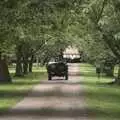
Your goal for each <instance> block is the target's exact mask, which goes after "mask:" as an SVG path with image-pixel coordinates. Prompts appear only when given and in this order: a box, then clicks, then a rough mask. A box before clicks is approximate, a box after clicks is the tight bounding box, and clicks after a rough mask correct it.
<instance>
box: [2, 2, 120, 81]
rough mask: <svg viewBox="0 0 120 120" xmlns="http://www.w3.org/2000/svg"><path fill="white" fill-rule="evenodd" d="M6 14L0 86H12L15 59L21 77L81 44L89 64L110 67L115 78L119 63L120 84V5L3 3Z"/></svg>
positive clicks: (118, 77)
mask: <svg viewBox="0 0 120 120" xmlns="http://www.w3.org/2000/svg"><path fill="white" fill-rule="evenodd" d="M0 11H1V12H0V81H6V82H11V81H12V80H11V77H10V74H9V71H8V66H7V63H9V61H10V59H11V58H12V59H13V58H14V59H15V62H16V73H15V75H16V76H19V77H20V76H24V75H25V74H28V73H29V72H32V66H33V62H34V60H35V58H38V59H39V60H40V61H41V62H42V63H44V62H47V61H49V59H50V58H51V57H55V56H59V57H62V54H63V51H64V50H65V48H66V47H68V46H69V45H75V46H76V47H78V49H79V50H80V51H81V52H83V54H84V57H85V58H86V61H87V62H90V63H92V64H95V63H99V64H102V65H106V64H109V66H110V67H111V69H110V73H108V74H109V75H113V71H114V67H115V65H116V64H118V65H119V71H118V76H117V78H116V82H117V83H120V1H119V0H1V1H0Z"/></svg>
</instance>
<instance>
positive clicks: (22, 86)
mask: <svg viewBox="0 0 120 120" xmlns="http://www.w3.org/2000/svg"><path fill="white" fill-rule="evenodd" d="M10 72H11V75H12V76H13V74H14V69H13V68H12V70H11V69H10ZM46 76H47V74H46V70H45V68H39V69H36V68H34V70H33V73H31V74H28V75H26V76H25V77H22V78H17V77H13V78H12V79H13V82H12V83H11V84H0V114H2V113H4V112H6V111H7V110H8V109H10V108H11V107H13V106H14V105H15V104H16V103H17V102H19V101H20V100H21V99H23V98H24V96H25V95H27V94H28V91H29V90H31V89H32V87H33V86H34V85H36V84H39V83H40V80H42V79H46Z"/></svg>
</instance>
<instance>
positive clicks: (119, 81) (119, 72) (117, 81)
mask: <svg viewBox="0 0 120 120" xmlns="http://www.w3.org/2000/svg"><path fill="white" fill-rule="evenodd" d="M115 82H116V83H117V84H120V64H119V69H118V76H117V78H116V81H115Z"/></svg>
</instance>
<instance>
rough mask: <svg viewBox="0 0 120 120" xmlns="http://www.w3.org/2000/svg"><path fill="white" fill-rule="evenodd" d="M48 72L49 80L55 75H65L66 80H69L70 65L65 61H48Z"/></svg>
mask: <svg viewBox="0 0 120 120" xmlns="http://www.w3.org/2000/svg"><path fill="white" fill-rule="evenodd" d="M47 72H48V80H52V77H54V76H59V77H65V80H68V65H67V63H65V62H50V63H48V65H47Z"/></svg>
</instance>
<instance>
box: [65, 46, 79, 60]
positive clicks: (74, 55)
mask: <svg viewBox="0 0 120 120" xmlns="http://www.w3.org/2000/svg"><path fill="white" fill-rule="evenodd" d="M63 57H64V58H67V59H72V60H73V59H79V58H80V53H79V50H78V49H77V48H75V47H71V46H69V47H68V48H66V50H65V51H64V54H63Z"/></svg>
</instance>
